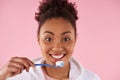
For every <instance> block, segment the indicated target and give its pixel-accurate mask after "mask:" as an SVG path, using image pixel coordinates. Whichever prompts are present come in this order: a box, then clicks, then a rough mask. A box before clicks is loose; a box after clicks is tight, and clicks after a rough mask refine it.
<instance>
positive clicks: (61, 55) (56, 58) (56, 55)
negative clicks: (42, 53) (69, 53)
mask: <svg viewBox="0 0 120 80" xmlns="http://www.w3.org/2000/svg"><path fill="white" fill-rule="evenodd" d="M50 56H51V57H52V58H53V59H55V60H61V59H62V58H63V57H64V56H65V54H50Z"/></svg>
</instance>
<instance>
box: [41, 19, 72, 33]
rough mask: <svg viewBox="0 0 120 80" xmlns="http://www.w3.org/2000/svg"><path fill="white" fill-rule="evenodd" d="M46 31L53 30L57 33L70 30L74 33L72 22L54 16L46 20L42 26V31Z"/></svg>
mask: <svg viewBox="0 0 120 80" xmlns="http://www.w3.org/2000/svg"><path fill="white" fill-rule="evenodd" d="M45 31H51V32H53V33H56V34H60V33H62V32H65V31H70V32H71V33H73V34H74V29H73V26H72V24H71V23H70V22H69V21H67V20H65V19H63V18H52V19H49V20H47V21H45V23H44V24H43V25H42V26H41V29H40V33H44V32H45Z"/></svg>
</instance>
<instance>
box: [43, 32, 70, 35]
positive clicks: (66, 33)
mask: <svg viewBox="0 0 120 80" xmlns="http://www.w3.org/2000/svg"><path fill="white" fill-rule="evenodd" d="M44 33H49V34H52V35H55V34H54V33H52V32H50V31H45V32H44ZM67 33H71V31H65V32H63V33H62V34H61V35H65V34H67Z"/></svg>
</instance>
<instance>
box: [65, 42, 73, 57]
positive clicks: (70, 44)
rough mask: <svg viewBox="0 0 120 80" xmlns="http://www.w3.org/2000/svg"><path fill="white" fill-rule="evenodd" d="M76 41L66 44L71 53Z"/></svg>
mask: <svg viewBox="0 0 120 80" xmlns="http://www.w3.org/2000/svg"><path fill="white" fill-rule="evenodd" d="M74 44H75V43H74V42H70V43H68V44H65V48H66V50H67V51H68V53H69V55H71V54H72V53H73V50H74Z"/></svg>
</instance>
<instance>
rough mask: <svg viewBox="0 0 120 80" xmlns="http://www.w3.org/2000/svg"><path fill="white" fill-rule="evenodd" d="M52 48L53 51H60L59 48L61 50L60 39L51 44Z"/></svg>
mask: <svg viewBox="0 0 120 80" xmlns="http://www.w3.org/2000/svg"><path fill="white" fill-rule="evenodd" d="M52 50H54V51H61V50H63V48H62V44H61V42H60V41H56V42H55V43H54V44H53V48H52Z"/></svg>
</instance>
